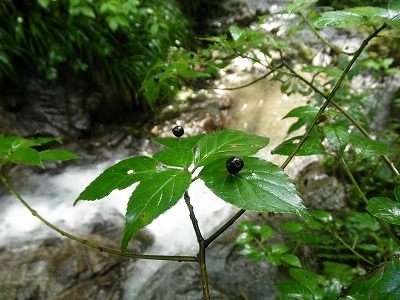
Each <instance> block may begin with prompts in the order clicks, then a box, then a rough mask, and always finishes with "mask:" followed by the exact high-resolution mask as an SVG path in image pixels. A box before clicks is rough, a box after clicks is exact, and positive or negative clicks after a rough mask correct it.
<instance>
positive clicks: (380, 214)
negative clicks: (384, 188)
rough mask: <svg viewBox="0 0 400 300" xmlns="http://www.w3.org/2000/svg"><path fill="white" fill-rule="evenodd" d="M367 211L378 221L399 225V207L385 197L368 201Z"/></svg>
mask: <svg viewBox="0 0 400 300" xmlns="http://www.w3.org/2000/svg"><path fill="white" fill-rule="evenodd" d="M367 210H368V211H369V212H370V213H371V214H372V215H373V216H375V217H377V218H378V219H381V220H383V221H385V222H388V223H390V224H396V225H400V206H399V204H398V203H397V202H394V201H392V200H390V199H388V198H385V197H374V198H371V199H370V200H369V201H368V205H367Z"/></svg>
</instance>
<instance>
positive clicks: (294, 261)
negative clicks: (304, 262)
mask: <svg viewBox="0 0 400 300" xmlns="http://www.w3.org/2000/svg"><path fill="white" fill-rule="evenodd" d="M281 260H282V261H284V262H285V263H287V264H288V265H289V266H292V267H297V268H301V261H300V259H299V258H298V257H297V256H296V255H294V254H290V253H285V254H283V255H282V256H281Z"/></svg>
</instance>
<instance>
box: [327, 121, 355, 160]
mask: <svg viewBox="0 0 400 300" xmlns="http://www.w3.org/2000/svg"><path fill="white" fill-rule="evenodd" d="M324 133H325V136H326V139H327V140H328V141H329V143H330V144H331V145H332V146H333V147H334V148H335V149H336V151H338V152H339V153H340V154H341V155H343V153H344V150H345V149H346V146H347V145H348V144H349V140H350V133H349V132H348V129H347V128H346V127H344V126H325V127H324Z"/></svg>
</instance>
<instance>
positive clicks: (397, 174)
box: [283, 62, 400, 176]
mask: <svg viewBox="0 0 400 300" xmlns="http://www.w3.org/2000/svg"><path fill="white" fill-rule="evenodd" d="M283 66H284V67H285V68H287V69H288V70H289V71H290V72H291V73H292V75H293V76H295V77H297V78H298V79H300V80H301V81H303V82H304V83H305V84H307V85H308V86H309V87H311V88H312V89H313V90H314V92H316V93H318V94H319V95H321V96H322V97H323V98H324V99H328V98H329V95H327V94H325V93H324V92H322V91H321V90H320V89H318V88H317V87H316V86H315V85H314V84H313V83H312V82H310V81H308V80H307V79H306V78H305V77H303V76H302V75H300V74H299V73H298V72H296V70H294V69H293V68H292V67H291V66H289V64H287V63H286V62H283ZM330 103H331V104H332V105H333V106H334V107H335V108H336V109H337V110H338V111H340V112H341V113H342V114H343V115H344V116H345V117H346V118H347V119H348V120H349V121H350V122H351V123H352V124H353V125H354V126H355V127H356V128H357V129H358V130H359V131H360V132H361V133H362V134H363V135H364V136H365V137H367V138H369V139H371V140H373V138H372V136H371V135H370V134H369V133H368V132H367V131H366V130H365V129H364V128H363V127H362V126H361V124H360V123H359V122H358V121H357V120H356V119H354V118H353V117H352V116H351V115H350V114H349V113H348V112H347V111H346V110H345V109H344V108H343V107H341V106H340V105H339V104H338V103H337V102H336V101H334V100H331V102H330ZM381 158H382V159H383V161H384V162H385V163H386V165H387V166H388V167H389V169H390V170H391V171H392V173H393V174H394V175H395V176H400V173H399V171H398V170H397V169H396V167H395V165H394V163H393V162H392V161H391V160H390V159H389V158H388V157H387V156H386V155H381Z"/></svg>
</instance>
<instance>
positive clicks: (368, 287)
mask: <svg viewBox="0 0 400 300" xmlns="http://www.w3.org/2000/svg"><path fill="white" fill-rule="evenodd" d="M345 296H351V297H354V298H356V299H358V297H359V296H365V297H367V298H364V299H374V300H386V299H400V258H399V256H398V255H396V256H395V257H394V258H393V259H392V260H391V261H389V262H388V263H385V264H383V265H381V266H379V267H377V268H375V269H373V270H372V271H370V272H368V273H367V274H366V275H364V276H362V277H361V278H359V279H358V280H356V281H355V282H353V283H352V284H351V285H350V286H349V287H348V288H347V289H345V290H344V291H343V292H342V294H341V298H343V297H345Z"/></svg>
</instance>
